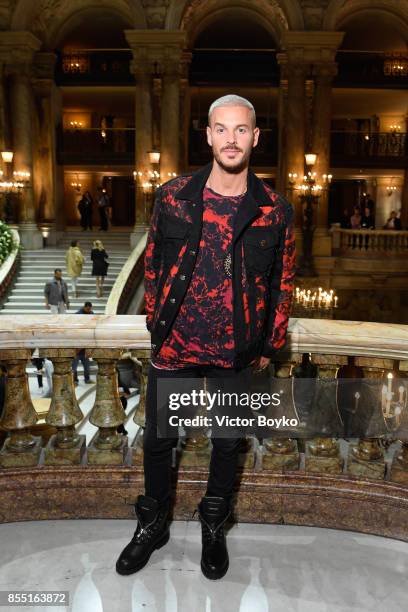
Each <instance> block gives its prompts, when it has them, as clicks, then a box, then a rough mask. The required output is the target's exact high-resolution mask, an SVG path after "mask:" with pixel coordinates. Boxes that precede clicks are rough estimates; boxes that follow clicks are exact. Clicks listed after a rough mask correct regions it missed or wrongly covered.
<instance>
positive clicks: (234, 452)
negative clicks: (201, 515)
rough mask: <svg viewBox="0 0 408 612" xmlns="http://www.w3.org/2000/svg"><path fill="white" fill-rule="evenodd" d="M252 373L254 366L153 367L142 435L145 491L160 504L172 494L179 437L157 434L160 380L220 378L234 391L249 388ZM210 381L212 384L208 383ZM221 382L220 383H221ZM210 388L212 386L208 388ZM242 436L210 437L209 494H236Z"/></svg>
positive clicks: (151, 367)
mask: <svg viewBox="0 0 408 612" xmlns="http://www.w3.org/2000/svg"><path fill="white" fill-rule="evenodd" d="M251 374H252V366H247V367H246V368H242V369H241V370H235V369H234V368H221V367H217V366H210V365H205V366H191V367H187V368H182V369H178V370H165V369H158V368H155V367H154V366H152V365H151V364H150V367H149V372H148V380H147V390H146V425H145V431H144V436H143V452H144V459H143V461H144V463H143V466H144V476H145V492H146V495H148V496H149V497H153V498H154V499H157V500H158V501H159V502H164V501H166V500H167V499H168V498H169V497H170V494H171V462H172V449H173V447H174V446H175V445H176V444H177V439H178V438H161V437H158V435H157V381H158V380H160V378H199V377H204V376H205V377H207V380H208V379H209V378H211V379H214V378H219V379H225V380H226V381H227V386H228V387H229V386H230V388H233V389H235V390H236V389H238V388H243V389H244V388H246V387H247V385H248V382H249V380H250V376H251ZM209 382H211V381H209ZM220 382H221V381H220ZM208 389H210V386H209V387H208ZM241 440H242V435H241V437H236V438H235V437H234V438H214V437H212V438H211V441H212V446H213V447H212V452H211V459H210V466H209V477H208V483H207V491H206V495H211V496H217V497H225V498H226V499H228V500H230V499H231V496H232V494H233V489H234V483H235V477H236V470H237V462H238V452H239V446H240V443H241Z"/></svg>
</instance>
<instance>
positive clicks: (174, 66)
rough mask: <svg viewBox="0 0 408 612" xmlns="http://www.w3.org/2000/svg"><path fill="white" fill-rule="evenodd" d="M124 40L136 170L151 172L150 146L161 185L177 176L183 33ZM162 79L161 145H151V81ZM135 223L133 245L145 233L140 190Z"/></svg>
mask: <svg viewBox="0 0 408 612" xmlns="http://www.w3.org/2000/svg"><path fill="white" fill-rule="evenodd" d="M125 35H126V39H127V41H128V42H129V45H130V47H131V49H132V52H133V58H134V59H133V62H132V66H131V69H132V71H133V74H134V75H135V78H136V86H135V98H136V100H135V102H136V105H135V127H136V150H135V156H136V160H135V169H136V170H138V171H141V172H146V171H149V170H152V168H151V166H150V163H149V159H148V152H149V151H151V150H152V148H153V145H154V146H155V147H156V146H157V147H158V148H159V150H160V152H161V158H160V163H161V173H162V174H163V178H162V181H165V180H166V179H167V172H177V171H178V166H179V126H180V123H179V116H180V105H179V98H180V89H179V88H180V66H181V59H182V50H183V47H184V42H185V37H186V33H185V32H180V31H174V32H173V31H166V30H126V31H125ZM157 75H160V76H161V77H162V108H161V128H160V137H161V141H162V142H160V143H155V142H153V125H152V123H153V118H152V85H153V77H154V76H157ZM135 192H136V215H135V217H136V223H135V228H134V232H133V234H132V236H131V244H132V245H134V244H136V242H137V241H138V240H139V238H140V236H141V235H142V234H143V233H144V232H145V231H146V230H147V229H148V227H149V223H150V218H149V206H148V205H147V201H146V196H145V194H143V191H142V189H141V186H140V184H139V186H138V187H137V188H136V190H135Z"/></svg>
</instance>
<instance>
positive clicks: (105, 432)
mask: <svg viewBox="0 0 408 612" xmlns="http://www.w3.org/2000/svg"><path fill="white" fill-rule="evenodd" d="M120 354H121V350H120V349H94V350H92V351H91V356H92V357H93V359H95V360H96V361H97V363H98V374H97V380H96V397H95V403H94V405H93V408H92V410H91V414H90V416H89V422H90V423H92V425H96V427H99V432H98V433H97V434H96V436H95V437H94V438H93V439H92V441H91V443H90V445H89V446H88V463H90V464H99V465H104V464H107V465H112V464H114V465H120V464H122V463H123V461H124V459H125V455H126V452H127V446H128V440H127V436H122V435H120V434H118V433H117V431H116V429H117V427H118V426H119V425H120V424H121V423H123V422H124V420H125V417H126V414H125V411H124V410H123V406H122V404H121V401H120V398H119V390H118V375H117V372H116V367H115V366H116V362H117V360H118V359H119V357H120Z"/></svg>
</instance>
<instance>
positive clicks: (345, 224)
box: [340, 208, 351, 229]
mask: <svg viewBox="0 0 408 612" xmlns="http://www.w3.org/2000/svg"><path fill="white" fill-rule="evenodd" d="M340 227H341V228H342V229H351V223H350V212H349V209H348V208H345V209H344V210H343V214H342V216H341V218H340Z"/></svg>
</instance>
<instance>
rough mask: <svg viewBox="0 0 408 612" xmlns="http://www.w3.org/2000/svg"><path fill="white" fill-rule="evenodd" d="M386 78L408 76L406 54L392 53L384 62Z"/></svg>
mask: <svg viewBox="0 0 408 612" xmlns="http://www.w3.org/2000/svg"><path fill="white" fill-rule="evenodd" d="M384 74H385V76H393V77H405V76H408V57H407V55H406V54H405V53H391V54H389V55H387V56H386V58H385V60H384Z"/></svg>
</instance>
